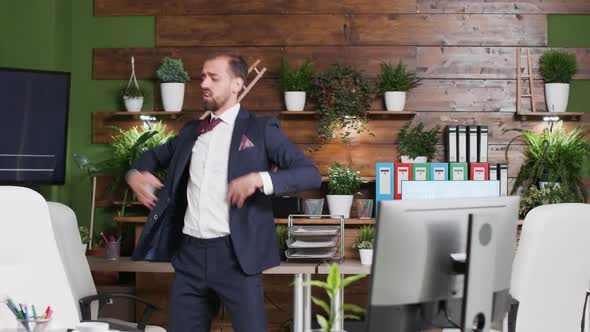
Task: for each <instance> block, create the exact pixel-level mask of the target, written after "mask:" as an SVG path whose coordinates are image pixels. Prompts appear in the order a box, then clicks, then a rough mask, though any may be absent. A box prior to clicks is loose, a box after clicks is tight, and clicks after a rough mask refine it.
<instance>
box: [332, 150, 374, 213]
mask: <svg viewBox="0 0 590 332" xmlns="http://www.w3.org/2000/svg"><path fill="white" fill-rule="evenodd" d="M359 173H360V172H359V171H354V170H351V169H350V168H348V167H344V166H342V165H341V164H340V163H337V162H336V163H334V164H333V165H332V166H330V167H329V168H328V195H327V196H326V198H327V199H328V208H329V209H330V214H331V215H343V216H344V218H350V208H351V206H352V199H353V195H354V193H355V192H357V191H358V190H359V189H360V187H361V184H363V183H365V182H366V181H364V180H363V179H362V178H361V177H360V175H359Z"/></svg>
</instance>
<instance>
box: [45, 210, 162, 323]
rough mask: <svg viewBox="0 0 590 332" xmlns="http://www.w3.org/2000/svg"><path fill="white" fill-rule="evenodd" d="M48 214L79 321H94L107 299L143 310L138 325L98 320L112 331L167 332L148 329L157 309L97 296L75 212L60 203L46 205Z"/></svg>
mask: <svg viewBox="0 0 590 332" xmlns="http://www.w3.org/2000/svg"><path fill="white" fill-rule="evenodd" d="M48 205H49V212H50V215H51V221H52V224H53V229H54V230H55V234H56V236H55V237H56V240H57V244H58V247H59V249H60V254H61V258H62V261H63V262H64V266H65V271H66V274H67V276H68V280H69V284H70V288H71V291H72V293H73V296H74V298H75V299H79V300H80V306H81V317H82V319H83V320H97V319H99V318H98V311H99V306H102V305H104V304H105V303H106V302H107V301H108V300H110V299H124V300H132V301H136V302H139V303H142V304H144V305H145V310H144V313H143V315H142V318H141V319H140V321H139V323H130V322H125V321H121V320H118V319H112V318H100V319H99V320H101V321H106V322H109V323H110V324H111V328H115V329H118V330H124V329H125V330H127V329H136V328H137V329H139V330H144V329H145V331H147V332H166V330H164V329H163V328H161V327H158V326H153V325H147V326H146V323H147V320H148V319H149V316H150V314H151V313H152V312H153V311H154V310H157V308H156V307H155V306H154V305H152V304H150V303H148V302H146V301H145V300H143V299H141V298H138V297H135V296H132V295H129V294H112V293H111V294H105V293H101V294H97V291H96V287H95V285H94V281H93V280H92V275H91V273H90V267H89V266H88V261H87V260H86V256H85V252H84V249H85V247H83V246H82V241H81V239H80V233H79V231H78V222H77V220H76V215H75V214H74V211H72V209H70V208H69V207H67V206H66V205H63V204H61V203H55V202H49V203H48Z"/></svg>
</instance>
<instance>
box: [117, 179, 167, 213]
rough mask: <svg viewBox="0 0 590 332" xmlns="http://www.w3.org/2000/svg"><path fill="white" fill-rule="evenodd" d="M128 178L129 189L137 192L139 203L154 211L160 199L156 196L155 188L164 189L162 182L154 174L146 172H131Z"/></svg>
mask: <svg viewBox="0 0 590 332" xmlns="http://www.w3.org/2000/svg"><path fill="white" fill-rule="evenodd" d="M126 178H127V183H128V184H129V187H131V189H132V190H133V191H134V192H135V194H136V195H137V199H138V200H139V202H141V204H143V205H145V206H146V207H147V208H148V209H150V210H151V209H153V208H154V206H156V202H157V201H158V198H157V197H156V195H154V188H155V189H160V188H162V187H163V186H164V185H163V184H162V182H160V180H158V178H157V177H155V176H154V175H153V174H152V173H150V172H146V171H144V172H139V171H135V170H132V171H129V173H128V174H127V177H126Z"/></svg>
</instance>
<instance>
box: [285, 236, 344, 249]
mask: <svg viewBox="0 0 590 332" xmlns="http://www.w3.org/2000/svg"><path fill="white" fill-rule="evenodd" d="M337 243H338V238H336V237H322V238H319V237H314V238H313V240H311V239H310V240H301V239H295V238H290V239H288V240H287V247H289V248H296V249H301V248H303V249H306V248H332V247H335V246H336V244H337Z"/></svg>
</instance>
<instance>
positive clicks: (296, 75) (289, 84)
mask: <svg viewBox="0 0 590 332" xmlns="http://www.w3.org/2000/svg"><path fill="white" fill-rule="evenodd" d="M312 75H313V63H312V62H310V61H305V62H304V63H302V64H300V65H299V66H298V67H296V68H295V69H291V67H290V66H289V61H288V60H287V58H286V57H283V61H281V65H280V67H279V84H280V86H281V89H283V91H305V92H308V91H309V90H310V89H311V77H312Z"/></svg>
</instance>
